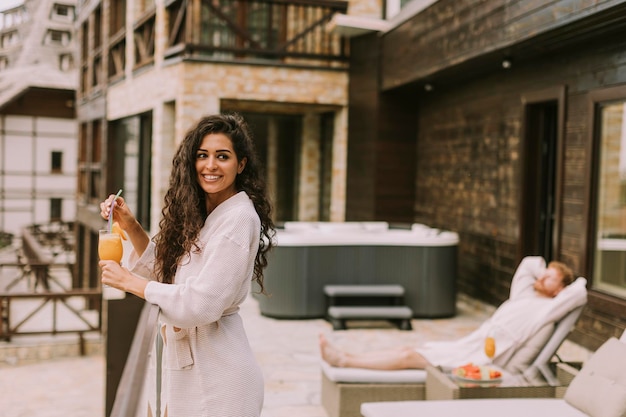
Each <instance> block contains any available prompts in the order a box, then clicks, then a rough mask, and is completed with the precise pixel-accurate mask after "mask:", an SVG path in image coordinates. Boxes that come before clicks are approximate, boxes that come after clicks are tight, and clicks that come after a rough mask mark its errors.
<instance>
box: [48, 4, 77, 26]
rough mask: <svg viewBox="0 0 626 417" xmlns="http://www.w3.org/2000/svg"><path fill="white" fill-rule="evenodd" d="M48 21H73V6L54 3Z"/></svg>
mask: <svg viewBox="0 0 626 417" xmlns="http://www.w3.org/2000/svg"><path fill="white" fill-rule="evenodd" d="M50 19H52V20H56V21H62V22H72V21H74V6H70V5H67V4H59V3H55V4H54V5H53V6H52V13H51V15H50Z"/></svg>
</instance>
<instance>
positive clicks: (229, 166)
mask: <svg viewBox="0 0 626 417" xmlns="http://www.w3.org/2000/svg"><path fill="white" fill-rule="evenodd" d="M245 166H246V159H245V158H243V159H242V160H241V161H238V160H237V155H236V154H235V151H234V149H233V144H232V142H231V140H230V138H229V137H228V136H226V135H224V134H223V133H209V134H208V135H206V136H205V137H204V138H203V139H202V143H201V144H200V147H199V148H198V150H197V151H196V171H197V173H198V183H199V184H200V187H201V188H202V190H204V192H205V193H206V200H207V209H208V211H209V212H211V211H212V210H213V209H214V208H215V207H217V206H218V205H219V204H220V203H222V202H224V201H225V200H227V199H228V198H230V197H232V196H233V195H235V194H236V193H237V189H236V188H235V178H236V177H237V174H239V173H241V171H243V169H244V167H245Z"/></svg>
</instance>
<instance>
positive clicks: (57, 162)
mask: <svg viewBox="0 0 626 417" xmlns="http://www.w3.org/2000/svg"><path fill="white" fill-rule="evenodd" d="M50 172H52V173H53V174H60V173H61V172H63V152H59V151H52V153H51V154H50Z"/></svg>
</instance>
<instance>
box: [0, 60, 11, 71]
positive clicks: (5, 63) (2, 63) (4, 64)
mask: <svg viewBox="0 0 626 417" xmlns="http://www.w3.org/2000/svg"><path fill="white" fill-rule="evenodd" d="M7 68H9V58H7V57H6V56H0V71H2V70H3V69H7Z"/></svg>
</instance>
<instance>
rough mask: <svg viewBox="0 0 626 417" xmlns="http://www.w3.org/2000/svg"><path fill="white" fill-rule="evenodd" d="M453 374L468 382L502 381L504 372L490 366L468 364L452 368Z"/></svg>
mask: <svg viewBox="0 0 626 417" xmlns="http://www.w3.org/2000/svg"><path fill="white" fill-rule="evenodd" d="M452 375H453V376H454V377H455V378H457V379H459V380H461V381H466V382H500V381H502V372H500V371H498V370H497V369H494V368H491V367H489V366H481V365H474V364H472V363H468V364H467V365H463V366H459V367H457V368H454V369H453V370H452Z"/></svg>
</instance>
